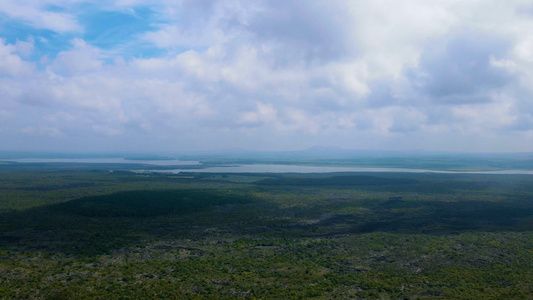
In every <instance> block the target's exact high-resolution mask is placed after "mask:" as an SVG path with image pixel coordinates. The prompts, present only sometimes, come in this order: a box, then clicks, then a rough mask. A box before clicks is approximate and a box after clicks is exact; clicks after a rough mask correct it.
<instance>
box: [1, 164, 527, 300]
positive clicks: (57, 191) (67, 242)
mask: <svg viewBox="0 0 533 300" xmlns="http://www.w3.org/2000/svg"><path fill="white" fill-rule="evenodd" d="M532 295H533V176H531V175H481V174H429V173H427V174H426V173H423V174H416V173H372V174H371V175H369V173H331V174H222V173H221V174H205V173H195V172H194V170H191V172H186V173H179V174H171V173H151V172H130V171H115V172H112V171H109V170H105V171H101V170H96V169H95V170H89V169H62V168H56V169H54V168H37V167H36V168H21V169H16V168H13V167H9V168H2V167H1V166H0V298H2V299H88V298H90V299H110V298H122V299H125V298H143V299H154V298H170V299H173V298H177V299H182V298H185V299H236V298H240V299H313V298H315V299H334V298H343V299H345V298H361V299H404V298H408V299H528V298H531V297H532Z"/></svg>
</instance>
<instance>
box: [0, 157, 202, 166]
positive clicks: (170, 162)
mask: <svg viewBox="0 0 533 300" xmlns="http://www.w3.org/2000/svg"><path fill="white" fill-rule="evenodd" d="M0 161H11V162H18V163H81V164H142V165H153V166H191V165H199V164H200V162H197V161H186V160H177V159H169V160H132V159H124V158H122V157H120V158H119V157H116V158H17V159H0Z"/></svg>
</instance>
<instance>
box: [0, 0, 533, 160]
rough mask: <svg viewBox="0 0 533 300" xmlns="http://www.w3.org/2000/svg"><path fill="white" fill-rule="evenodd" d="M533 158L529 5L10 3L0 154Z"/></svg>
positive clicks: (0, 88) (338, 0) (445, 0)
mask: <svg viewBox="0 0 533 300" xmlns="http://www.w3.org/2000/svg"><path fill="white" fill-rule="evenodd" d="M313 146H326V147H341V148H345V149H379V150H429V151H462V152H464V151H467V152H533V0H528V1H524V0H507V1H501V0H479V1H478V0H432V1H426V0H405V1H392V0H352V1H350V0H327V1H326V0H324V1H321V0H316V1H303V0H283V1H281V0H218V1H207V0H150V1H148V0H105V1H104V0H102V1H85V0H2V1H0V150H11V151H62V152H80V151H82V152H87V151H96V152H98V151H104V152H105V151H139V152H143V151H147V152H150V151H195V150H204V151H205V150H210V151H213V150H220V149H234V148H239V149H249V150H264V151H277V150H298V149H305V148H308V147H313Z"/></svg>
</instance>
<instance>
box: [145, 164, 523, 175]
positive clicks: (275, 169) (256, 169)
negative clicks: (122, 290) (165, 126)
mask: <svg viewBox="0 0 533 300" xmlns="http://www.w3.org/2000/svg"><path fill="white" fill-rule="evenodd" d="M148 171H150V172H171V173H180V172H196V173H334V172H374V173H378V172H382V173H383V172H398V173H440V174H501V175H512V174H522V175H533V170H499V171H464V172H461V171H435V170H424V169H408V168H370V167H369V168H362V167H328V166H298V165H273V164H272V165H270V164H252V165H233V166H219V167H207V168H204V169H195V170H186V169H173V170H148Z"/></svg>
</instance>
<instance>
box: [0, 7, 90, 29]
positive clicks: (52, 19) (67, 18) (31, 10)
mask: <svg viewBox="0 0 533 300" xmlns="http://www.w3.org/2000/svg"><path fill="white" fill-rule="evenodd" d="M50 2H53V1H21V0H4V1H2V2H1V3H0V13H2V14H4V15H6V16H7V17H9V18H11V19H16V20H20V21H23V22H25V23H28V24H30V25H32V26H34V27H37V28H43V29H49V30H53V31H55V32H58V33H68V32H80V31H81V30H82V28H81V26H80V25H79V24H78V22H77V21H76V17H75V16H74V15H72V14H68V13H63V12H54V11H47V10H46V9H44V8H43V7H45V6H46V5H47V4H49V3H50Z"/></svg>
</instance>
